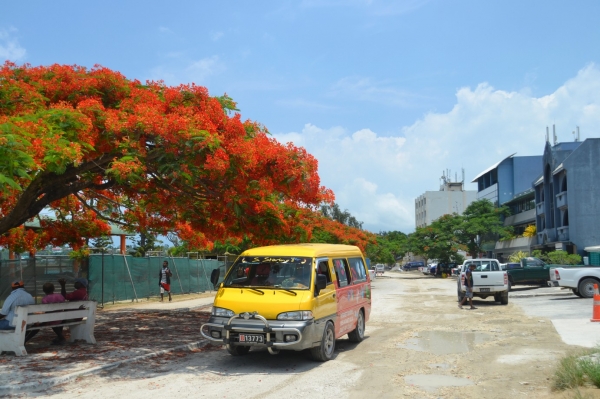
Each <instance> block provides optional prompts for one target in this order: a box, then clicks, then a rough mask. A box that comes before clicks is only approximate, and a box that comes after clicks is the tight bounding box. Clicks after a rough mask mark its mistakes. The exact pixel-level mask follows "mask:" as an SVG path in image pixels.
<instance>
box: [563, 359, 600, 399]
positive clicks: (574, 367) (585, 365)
mask: <svg viewBox="0 0 600 399" xmlns="http://www.w3.org/2000/svg"><path fill="white" fill-rule="evenodd" d="M580 387H596V388H600V347H598V348H594V349H587V350H580V351H577V352H573V353H570V354H568V355H566V356H565V357H563V358H562V359H561V360H560V361H559V363H558V366H557V368H556V371H555V372H554V376H553V378H552V389H553V390H554V391H565V390H570V389H572V390H574V391H575V395H576V396H575V397H582V398H584V397H586V396H585V395H582V394H581V392H580V391H579V388H580Z"/></svg>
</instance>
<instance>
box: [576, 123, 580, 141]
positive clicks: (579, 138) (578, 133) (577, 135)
mask: <svg viewBox="0 0 600 399" xmlns="http://www.w3.org/2000/svg"><path fill="white" fill-rule="evenodd" d="M579 140H580V138H579V126H577V141H579Z"/></svg>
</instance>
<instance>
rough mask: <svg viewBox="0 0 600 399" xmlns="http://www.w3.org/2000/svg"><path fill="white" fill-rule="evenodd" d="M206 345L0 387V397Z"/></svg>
mask: <svg viewBox="0 0 600 399" xmlns="http://www.w3.org/2000/svg"><path fill="white" fill-rule="evenodd" d="M208 344H209V341H208V340H202V341H197V342H192V343H191V344H185V345H179V346H176V347H174V348H169V349H163V350H160V351H158V352H153V353H148V354H145V355H141V356H136V357H132V358H130V359H123V360H119V361H117V362H114V363H109V364H104V365H102V366H96V367H92V368H89V369H86V370H80V371H76V372H74V373H71V374H67V375H63V376H60V377H53V378H47V379H42V380H36V381H35V382H27V383H25V384H19V385H0V396H4V395H10V394H16V393H23V392H37V391H41V390H46V389H48V388H51V387H53V386H56V385H60V384H64V383H66V382H69V381H72V380H74V379H76V378H78V377H81V376H84V375H87V374H92V373H97V372H100V371H104V370H108V369H112V368H115V367H119V366H121V365H123V364H127V363H131V362H135V361H138V360H143V359H147V358H151V357H155V356H160V355H163V354H165V353H169V352H174V351H177V350H188V351H192V350H194V349H199V348H202V347H204V346H206V345H208Z"/></svg>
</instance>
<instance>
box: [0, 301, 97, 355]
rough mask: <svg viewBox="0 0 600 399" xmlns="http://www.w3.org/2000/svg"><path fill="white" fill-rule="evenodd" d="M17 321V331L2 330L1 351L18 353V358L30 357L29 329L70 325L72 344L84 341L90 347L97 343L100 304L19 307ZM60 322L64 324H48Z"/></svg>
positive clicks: (0, 333)
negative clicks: (26, 340) (28, 348)
mask: <svg viewBox="0 0 600 399" xmlns="http://www.w3.org/2000/svg"><path fill="white" fill-rule="evenodd" d="M13 321H14V324H15V326H16V328H15V329H14V330H0V351H7V352H14V353H15V355H17V356H25V355H27V351H26V350H25V333H26V332H27V331H28V330H39V329H41V328H52V327H61V326H66V327H69V331H70V332H71V336H70V337H69V342H74V341H75V340H79V339H82V340H85V341H86V342H88V343H90V344H95V343H96V339H95V338H94V325H95V323H96V301H75V302H63V303H49V304H45V305H43V304H42V305H28V306H18V307H17V309H16V311H15V318H14V319H13ZM57 321H60V323H57V324H50V325H48V324H47V323H49V322H57ZM36 323H38V324H36ZM42 323H43V324H42Z"/></svg>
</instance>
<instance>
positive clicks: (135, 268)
mask: <svg viewBox="0 0 600 399" xmlns="http://www.w3.org/2000/svg"><path fill="white" fill-rule="evenodd" d="M165 260H166V261H168V262H169V268H170V269H171V271H172V272H173V277H171V293H173V294H189V293H200V292H205V291H210V290H212V289H214V287H213V285H212V283H211V282H210V274H211V272H212V271H213V269H219V271H220V277H219V282H220V281H221V280H222V279H223V278H224V276H225V271H226V267H227V265H229V264H230V263H231V262H228V261H226V259H225V258H223V259H219V260H217V259H189V258H171V257H164V256H156V257H146V258H134V257H132V256H129V255H127V256H123V255H112V254H104V255H102V254H93V255H90V257H89V258H87V259H84V260H83V261H79V260H78V261H75V260H73V259H70V258H69V257H68V256H48V257H34V258H29V259H23V260H7V259H0V306H2V304H3V303H4V300H5V299H6V297H7V296H8V295H9V294H10V291H11V288H10V283H11V281H14V280H23V281H24V282H25V290H27V292H29V293H30V294H31V295H33V296H34V297H35V299H36V302H38V303H39V302H41V299H42V297H43V296H44V293H43V291H42V285H44V283H45V282H52V283H54V286H55V292H60V285H59V284H58V279H59V278H64V279H66V280H67V291H68V292H71V291H72V290H73V285H72V283H73V281H74V279H75V278H77V277H84V278H87V279H88V281H89V283H90V284H89V287H88V293H89V297H90V299H92V300H96V301H98V302H99V303H101V304H104V303H107V302H116V301H127V300H136V299H137V300H140V299H148V298H150V297H155V296H158V295H160V287H159V286H158V273H159V271H160V269H161V268H162V263H163V261H165Z"/></svg>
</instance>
